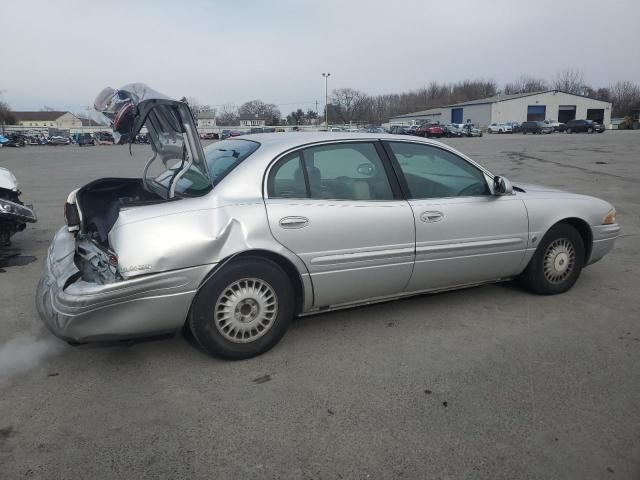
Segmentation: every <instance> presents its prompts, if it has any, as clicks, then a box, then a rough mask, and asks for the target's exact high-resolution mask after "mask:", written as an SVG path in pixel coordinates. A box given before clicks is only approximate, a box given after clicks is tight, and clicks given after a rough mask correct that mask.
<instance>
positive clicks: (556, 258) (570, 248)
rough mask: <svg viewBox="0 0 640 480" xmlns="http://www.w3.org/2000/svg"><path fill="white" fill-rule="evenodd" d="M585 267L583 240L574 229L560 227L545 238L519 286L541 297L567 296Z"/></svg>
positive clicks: (553, 229) (565, 226) (567, 225)
mask: <svg viewBox="0 0 640 480" xmlns="http://www.w3.org/2000/svg"><path fill="white" fill-rule="evenodd" d="M583 264H584V242H583V240H582V237H581V236H580V234H579V233H578V231H577V230H576V229H575V228H574V227H573V226H571V225H569V224H568V223H559V224H557V225H555V226H553V227H552V228H551V229H550V230H549V231H548V232H547V233H546V234H545V236H544V237H543V238H542V241H541V242H540V245H538V248H537V249H536V252H535V253H534V255H533V257H532V258H531V261H530V262H529V265H527V268H526V269H525V271H524V272H522V274H521V275H520V276H519V277H518V282H519V283H520V285H522V286H523V287H524V288H525V289H527V290H529V291H531V292H534V293H538V294H541V295H554V294H557V293H564V292H566V291H567V290H569V289H570V288H571V287H572V286H573V284H574V283H576V280H578V277H579V276H580V272H581V271H582V267H583Z"/></svg>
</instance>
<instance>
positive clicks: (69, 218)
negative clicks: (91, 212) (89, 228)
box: [64, 202, 80, 232]
mask: <svg viewBox="0 0 640 480" xmlns="http://www.w3.org/2000/svg"><path fill="white" fill-rule="evenodd" d="M64 221H65V223H66V224H67V227H69V231H70V232H75V231H76V230H80V214H79V213H78V208H77V207H76V205H75V204H74V203H68V202H66V203H65V204H64Z"/></svg>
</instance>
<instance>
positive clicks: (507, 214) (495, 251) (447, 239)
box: [386, 141, 528, 292]
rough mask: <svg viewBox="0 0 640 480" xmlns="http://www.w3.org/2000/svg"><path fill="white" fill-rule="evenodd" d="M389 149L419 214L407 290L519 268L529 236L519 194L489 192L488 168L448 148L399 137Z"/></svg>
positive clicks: (452, 284) (505, 273)
mask: <svg viewBox="0 0 640 480" xmlns="http://www.w3.org/2000/svg"><path fill="white" fill-rule="evenodd" d="M386 148H387V151H388V153H389V156H390V157H391V158H392V162H394V166H395V168H396V169H397V171H398V176H399V177H400V178H401V183H402V186H403V188H404V190H405V192H406V196H407V198H409V204H410V205H411V208H412V209H413V214H414V217H415V228H416V262H415V266H414V271H413V274H412V276H411V280H410V282H409V285H408V286H407V291H409V292H411V291H420V290H427V289H439V288H446V287H455V286H461V285H466V284H473V283H478V282H484V281H490V280H496V279H500V278H504V277H511V276H513V275H516V274H517V273H519V272H520V270H521V263H522V261H523V259H524V253H525V248H526V246H527V241H528V217H527V211H526V208H525V206H524V203H523V202H522V200H520V199H519V198H518V197H517V196H516V195H508V196H494V195H492V193H491V190H490V188H489V185H488V183H487V177H486V176H485V174H484V173H483V172H482V171H481V170H480V169H479V168H478V167H476V166H475V165H473V164H472V163H470V162H468V161H467V160H466V159H464V158H462V157H459V156H458V155H456V154H454V153H453V152H451V151H449V150H446V149H443V148H440V147H437V146H435V145H427V144H419V143H411V142H400V141H394V142H387V143H386Z"/></svg>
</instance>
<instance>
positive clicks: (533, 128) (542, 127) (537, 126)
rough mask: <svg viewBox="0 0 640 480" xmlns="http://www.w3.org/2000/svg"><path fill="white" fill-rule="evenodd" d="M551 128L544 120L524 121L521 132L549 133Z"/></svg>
mask: <svg viewBox="0 0 640 480" xmlns="http://www.w3.org/2000/svg"><path fill="white" fill-rule="evenodd" d="M552 131H553V128H552V127H550V126H549V125H547V124H546V123H544V122H524V123H523V124H522V133H524V134H527V133H539V134H542V133H551V132H552Z"/></svg>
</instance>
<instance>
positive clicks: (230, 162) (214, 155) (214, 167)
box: [204, 139, 260, 185]
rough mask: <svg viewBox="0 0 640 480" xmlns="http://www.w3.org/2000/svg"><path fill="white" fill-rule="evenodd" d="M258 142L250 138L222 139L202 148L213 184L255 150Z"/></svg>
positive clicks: (258, 145)
mask: <svg viewBox="0 0 640 480" xmlns="http://www.w3.org/2000/svg"><path fill="white" fill-rule="evenodd" d="M258 147H260V144H259V143H258V142H254V141H252V140H237V139H234V140H222V141H220V142H216V143H212V144H211V145H209V146H207V147H206V148H205V149H204V156H205V158H206V161H207V167H208V168H209V175H211V181H212V183H213V185H217V184H218V183H220V181H221V180H222V179H223V178H224V177H225V176H227V175H228V174H229V172H231V170H233V169H234V168H235V167H237V166H238V165H239V164H240V163H241V162H242V161H244V160H245V159H246V158H247V157H249V156H250V155H251V154H252V153H253V152H255V151H256V150H257V149H258Z"/></svg>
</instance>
